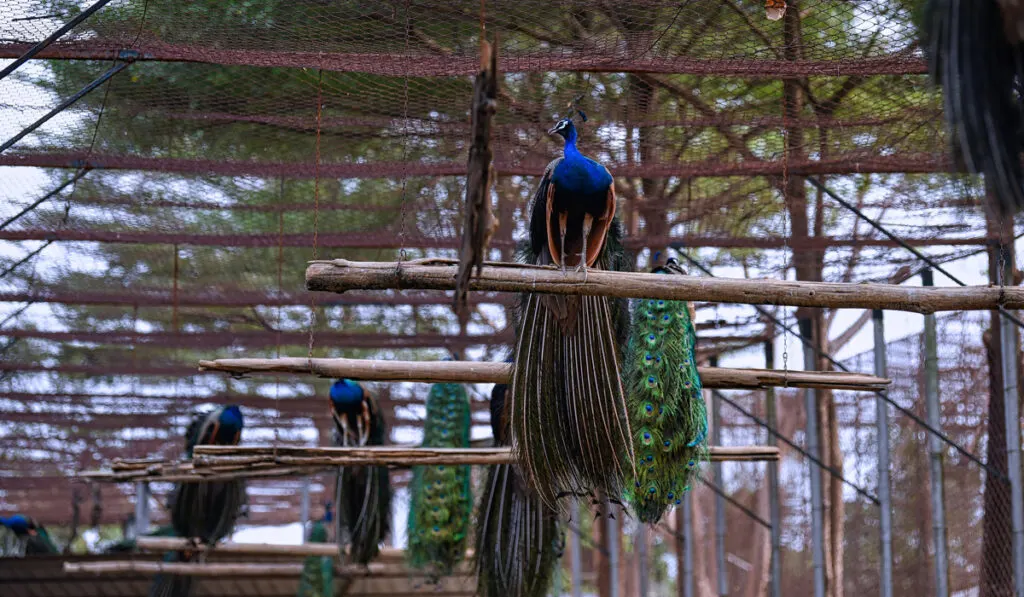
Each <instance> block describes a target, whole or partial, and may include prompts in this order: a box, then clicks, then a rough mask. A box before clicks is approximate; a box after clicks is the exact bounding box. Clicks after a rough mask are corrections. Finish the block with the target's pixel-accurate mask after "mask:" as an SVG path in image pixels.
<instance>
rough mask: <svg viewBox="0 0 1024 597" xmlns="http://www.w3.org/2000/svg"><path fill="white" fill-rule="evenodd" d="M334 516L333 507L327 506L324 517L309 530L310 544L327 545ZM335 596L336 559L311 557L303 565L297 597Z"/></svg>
mask: <svg viewBox="0 0 1024 597" xmlns="http://www.w3.org/2000/svg"><path fill="white" fill-rule="evenodd" d="M332 519H333V514H332V512H331V505H330V504H327V507H326V508H325V509H324V516H323V518H321V519H320V520H318V521H316V522H314V523H313V525H312V526H311V527H310V529H309V536H308V542H309V543H327V528H328V526H329V525H330V524H331V521H332ZM333 595H334V558H331V557H327V556H309V557H307V558H306V560H305V562H303V564H302V576H301V577H299V590H298V591H297V592H296V597H333Z"/></svg>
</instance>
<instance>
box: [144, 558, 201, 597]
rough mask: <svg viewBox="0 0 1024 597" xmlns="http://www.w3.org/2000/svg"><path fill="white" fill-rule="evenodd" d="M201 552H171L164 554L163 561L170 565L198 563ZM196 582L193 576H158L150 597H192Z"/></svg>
mask: <svg viewBox="0 0 1024 597" xmlns="http://www.w3.org/2000/svg"><path fill="white" fill-rule="evenodd" d="M199 555H200V554H199V552H198V551H190V552H182V551H169V552H167V553H165V554H164V557H163V561H164V562H167V563H169V564H173V563H179V562H180V563H186V562H191V563H194V562H198V561H199ZM195 584H196V583H195V580H194V579H193V577H191V576H184V575H181V574H158V575H156V576H155V577H154V578H153V584H152V585H150V587H149V597H190V596H191V595H192V594H193V592H194V590H195Z"/></svg>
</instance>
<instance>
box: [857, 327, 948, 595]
mask: <svg viewBox="0 0 1024 597" xmlns="http://www.w3.org/2000/svg"><path fill="white" fill-rule="evenodd" d="M883 315H884V314H883V312H882V310H881V309H875V310H873V311H872V312H871V318H872V320H873V321H874V324H875V375H879V376H881V377H885V376H886V371H887V369H888V364H887V363H886V358H885V324H884V319H883ZM875 432H876V434H877V435H878V506H879V510H880V520H879V525H880V527H881V528H880V534H881V540H882V562H881V566H882V571H881V572H882V577H881V584H880V586H879V587H878V589H879V594H880V595H881V597H893V596H892V500H891V498H890V496H889V405H888V404H886V403H885V400H883V399H882V398H881V397H878V396H876V397H875ZM931 437H934V436H931Z"/></svg>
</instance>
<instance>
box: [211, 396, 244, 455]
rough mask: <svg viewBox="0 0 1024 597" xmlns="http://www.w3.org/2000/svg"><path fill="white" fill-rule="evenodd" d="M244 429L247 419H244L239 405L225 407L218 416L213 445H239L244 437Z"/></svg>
mask: <svg viewBox="0 0 1024 597" xmlns="http://www.w3.org/2000/svg"><path fill="white" fill-rule="evenodd" d="M243 427H245V419H244V418H243V417H242V409H241V408H239V407H238V405H237V404H229V405H227V406H225V407H224V408H223V409H221V411H220V414H218V415H217V425H216V427H214V438H213V443H214V444H218V445H237V444H238V441H239V440H240V439H241V437H242V428H243Z"/></svg>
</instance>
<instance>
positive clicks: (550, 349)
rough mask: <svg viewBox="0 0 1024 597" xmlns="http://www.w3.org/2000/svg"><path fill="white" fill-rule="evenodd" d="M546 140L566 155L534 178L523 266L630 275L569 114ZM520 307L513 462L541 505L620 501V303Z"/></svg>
mask: <svg viewBox="0 0 1024 597" xmlns="http://www.w3.org/2000/svg"><path fill="white" fill-rule="evenodd" d="M584 119H585V117H584ZM549 132H550V133H553V134H558V135H560V136H562V137H563V138H564V139H565V151H564V155H563V157H561V158H559V159H556V160H554V161H553V162H551V163H550V164H549V165H548V167H547V169H546V170H545V171H544V176H543V177H542V178H541V182H540V186H539V187H538V189H537V192H536V194H535V196H534V199H533V207H532V209H531V216H530V225H529V231H530V237H529V242H528V243H525V246H524V248H523V249H522V251H521V255H520V258H521V259H522V260H523V261H526V262H527V263H532V264H536V265H556V266H560V267H561V268H562V269H563V270H564V269H565V268H566V267H567V266H569V267H575V268H576V269H577V270H584V271H585V270H586V268H588V267H595V268H599V269H606V270H619V271H624V270H628V269H630V267H631V264H630V261H629V260H628V259H627V257H626V255H625V252H624V250H623V248H622V245H621V242H620V241H621V236H622V232H621V228H620V226H619V224H618V221H617V220H616V219H615V190H614V186H613V184H612V176H611V174H610V173H609V172H608V169H607V168H605V167H604V166H602V165H600V164H598V163H597V162H595V161H593V160H591V159H590V158H588V157H586V156H584V155H582V154H581V153H580V151H579V149H577V147H576V141H577V134H576V127H575V125H574V124H573V121H572V113H570V116H569V117H567V118H564V119H562V120H560V121H559V122H558V124H556V125H555V127H554V128H552V129H551V130H550V131H549ZM520 303H521V304H520V308H519V313H518V322H517V325H516V328H517V334H516V346H515V351H514V353H513V355H514V366H513V369H512V381H511V384H510V392H509V394H510V403H511V406H510V418H511V425H512V435H513V438H514V441H513V449H514V451H515V455H516V459H517V461H518V462H519V463H520V465H521V466H522V468H523V471H524V473H525V474H526V477H527V479H528V480H529V482H530V484H531V485H532V486H533V487H534V488H535V489H536V490H537V492H538V495H539V496H540V498H541V499H542V500H543V501H544V502H545V503H547V504H548V505H554V504H555V503H556V499H557V498H558V497H559V496H560V495H563V494H566V493H572V494H578V495H579V494H589V493H591V492H592V491H594V490H603V491H604V492H605V493H606V494H607V495H620V494H621V490H622V484H623V481H624V479H625V478H626V477H627V476H628V475H632V471H631V470H629V469H628V468H624V466H623V458H622V455H623V454H624V453H632V442H631V439H630V438H631V435H632V434H631V432H630V430H629V420H628V416H627V411H626V397H625V392H624V390H623V386H622V381H621V377H620V371H621V369H620V363H621V358H622V349H623V347H625V345H626V341H627V337H628V333H629V309H628V304H627V302H626V301H625V300H621V299H609V298H607V297H597V296H565V295H539V294H532V293H525V294H524V295H523V296H522V297H521V298H520ZM631 460H632V459H630V461H631Z"/></svg>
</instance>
